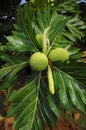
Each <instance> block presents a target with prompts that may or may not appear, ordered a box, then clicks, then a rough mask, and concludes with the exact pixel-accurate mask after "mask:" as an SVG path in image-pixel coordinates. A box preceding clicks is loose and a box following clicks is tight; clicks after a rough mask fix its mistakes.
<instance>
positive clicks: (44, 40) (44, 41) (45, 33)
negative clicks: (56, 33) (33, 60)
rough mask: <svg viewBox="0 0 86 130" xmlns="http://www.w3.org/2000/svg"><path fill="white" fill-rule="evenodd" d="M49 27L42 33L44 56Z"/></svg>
mask: <svg viewBox="0 0 86 130" xmlns="http://www.w3.org/2000/svg"><path fill="white" fill-rule="evenodd" d="M48 31H49V27H47V28H46V29H45V30H44V33H43V53H44V54H45V55H46V54H47V35H48Z"/></svg>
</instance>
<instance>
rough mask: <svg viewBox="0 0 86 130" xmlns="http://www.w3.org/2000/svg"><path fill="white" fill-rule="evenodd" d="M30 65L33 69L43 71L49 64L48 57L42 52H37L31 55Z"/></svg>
mask: <svg viewBox="0 0 86 130" xmlns="http://www.w3.org/2000/svg"><path fill="white" fill-rule="evenodd" d="M30 66H31V68H32V69H33V70H36V71H42V70H44V69H46V67H47V66H48V58H47V56H46V55H45V54H44V53H42V52H35V53H34V54H33V55H32V56H31V57H30Z"/></svg>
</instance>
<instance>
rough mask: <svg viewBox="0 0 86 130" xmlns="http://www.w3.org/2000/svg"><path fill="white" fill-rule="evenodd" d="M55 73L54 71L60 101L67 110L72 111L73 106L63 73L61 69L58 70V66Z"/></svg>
mask: <svg viewBox="0 0 86 130" xmlns="http://www.w3.org/2000/svg"><path fill="white" fill-rule="evenodd" d="M53 73H54V80H55V88H56V91H58V93H59V100H60V103H61V105H62V106H63V107H64V108H65V109H66V110H67V111H71V107H70V104H69V100H68V96H67V91H66V89H67V88H66V84H65V81H64V78H63V75H62V73H61V72H60V70H58V69H57V68H56V70H55V69H54V72H53Z"/></svg>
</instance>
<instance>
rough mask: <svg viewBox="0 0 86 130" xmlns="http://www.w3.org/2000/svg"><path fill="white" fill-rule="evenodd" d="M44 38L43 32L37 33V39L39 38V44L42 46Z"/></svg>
mask: <svg viewBox="0 0 86 130" xmlns="http://www.w3.org/2000/svg"><path fill="white" fill-rule="evenodd" d="M42 39H43V35H42V34H37V35H36V40H37V42H38V45H39V46H40V47H42Z"/></svg>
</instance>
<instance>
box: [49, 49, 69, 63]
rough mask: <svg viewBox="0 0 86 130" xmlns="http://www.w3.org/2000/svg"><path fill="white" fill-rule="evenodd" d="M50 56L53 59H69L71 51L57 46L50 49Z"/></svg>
mask: <svg viewBox="0 0 86 130" xmlns="http://www.w3.org/2000/svg"><path fill="white" fill-rule="evenodd" d="M48 58H49V59H50V60H51V61H66V60H68V59H69V52H68V51H67V50H66V49H64V48H60V47H58V48H56V49H53V50H51V51H50V53H49V55H48Z"/></svg>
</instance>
